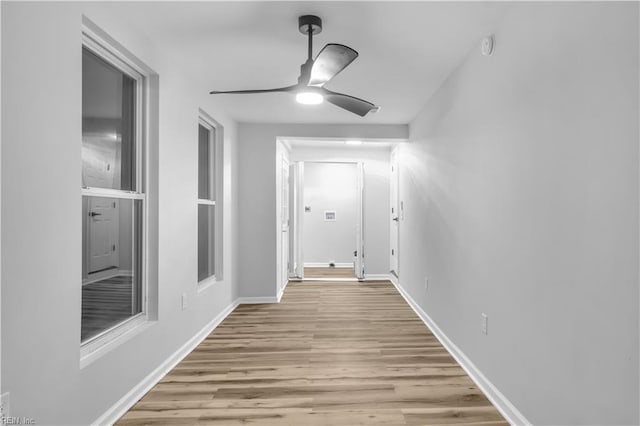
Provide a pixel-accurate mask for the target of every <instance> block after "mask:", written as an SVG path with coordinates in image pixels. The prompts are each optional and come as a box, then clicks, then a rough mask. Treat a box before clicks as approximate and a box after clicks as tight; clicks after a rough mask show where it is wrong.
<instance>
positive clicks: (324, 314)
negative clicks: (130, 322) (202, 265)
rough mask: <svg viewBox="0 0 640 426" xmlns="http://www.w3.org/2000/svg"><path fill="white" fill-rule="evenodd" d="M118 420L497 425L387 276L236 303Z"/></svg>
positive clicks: (296, 425) (300, 287)
mask: <svg viewBox="0 0 640 426" xmlns="http://www.w3.org/2000/svg"><path fill="white" fill-rule="evenodd" d="M118 424H119V425H142V424H167V425H168V424H171V425H178V424H211V425H246V424H251V425H290V426H306V425H327V426H329V425H344V426H353V425H432V424H457V425H467V426H471V425H483V426H490V425H507V422H506V421H505V420H504V419H503V418H502V417H501V416H500V414H499V413H498V411H497V410H496V409H495V408H494V407H493V406H492V405H491V403H490V402H489V401H488V400H487V399H486V397H485V396H484V395H483V394H482V393H481V392H480V390H479V389H478V388H477V387H476V386H475V385H474V383H473V382H472V381H471V379H469V377H468V376H467V375H466V374H465V372H464V371H463V370H462V368H461V367H460V366H459V365H457V364H456V362H455V360H454V359H453V358H452V357H451V356H450V355H449V354H448V353H447V351H446V350H445V349H444V348H443V347H442V346H441V345H440V343H439V342H438V341H437V339H436V338H435V337H434V336H433V334H431V332H430V331H429V330H428V329H427V328H426V327H425V325H424V324H423V323H422V322H421V321H420V319H419V318H418V317H417V316H416V315H415V313H414V312H413V311H412V310H411V308H410V307H409V306H408V305H407V304H406V302H405V301H404V300H403V299H402V297H401V296H400V294H398V292H397V290H396V289H395V288H394V287H393V285H392V284H391V283H389V282H388V281H378V282H364V283H360V282H330V281H326V282H324V281H314V282H291V283H289V285H288V287H287V289H286V292H285V294H284V297H283V299H282V302H281V303H279V304H264V305H241V306H239V307H238V308H236V309H235V311H234V312H233V313H231V314H230V315H229V316H228V317H227V318H226V319H225V320H224V322H223V323H222V324H221V325H220V326H218V328H216V329H215V330H214V331H213V333H211V334H210V335H209V336H208V337H207V338H206V339H205V340H204V341H203V342H202V344H200V346H198V348H196V349H195V350H194V351H193V352H192V353H191V354H190V355H188V356H187V357H186V358H185V359H184V360H183V361H182V362H181V363H180V364H178V365H177V366H176V368H175V369H173V370H172V371H171V372H170V373H169V374H168V375H167V376H165V377H164V378H163V379H162V381H161V382H160V383H158V384H157V385H156V386H155V387H154V388H153V389H152V390H151V391H150V392H149V393H147V394H146V395H145V396H144V397H143V398H142V399H141V400H140V401H139V402H138V403H137V404H136V405H135V406H134V407H133V408H132V409H131V410H130V411H129V412H128V413H127V414H126V415H125V416H124V417H122V418H121V419H120V421H119V422H118Z"/></svg>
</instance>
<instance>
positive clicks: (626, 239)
mask: <svg viewBox="0 0 640 426" xmlns="http://www.w3.org/2000/svg"><path fill="white" fill-rule="evenodd" d="M495 36H496V51H495V53H494V54H493V56H491V57H483V56H481V55H480V51H479V45H478V48H474V49H473V50H472V51H471V52H470V53H469V55H468V56H467V58H466V59H465V61H464V63H462V64H461V65H460V67H459V68H458V69H457V70H456V71H455V72H454V73H453V74H452V75H451V76H450V77H449V78H448V80H447V81H446V82H445V83H444V84H443V86H442V87H441V88H440V89H439V91H438V92H437V93H436V94H435V95H434V96H433V98H432V99H430V101H429V102H428V104H427V105H426V106H425V108H424V109H423V111H422V112H421V113H420V114H419V115H418V116H417V117H416V119H415V120H414V121H413V122H412V123H411V125H410V129H411V132H410V133H411V136H410V142H409V143H408V144H406V145H405V146H403V147H402V149H401V150H400V154H401V157H400V162H401V167H400V174H401V187H400V196H401V199H402V200H404V208H405V215H404V217H405V219H404V221H402V222H401V230H400V231H401V249H400V261H401V266H400V274H401V275H400V283H401V285H402V287H404V289H406V290H407V291H408V292H409V294H410V295H411V296H412V297H413V298H414V299H415V300H416V301H417V302H418V303H419V305H420V306H421V307H422V308H423V309H424V310H425V311H426V312H427V314H428V315H429V316H430V317H431V318H432V319H433V320H434V321H435V322H436V323H437V324H438V326H439V327H440V328H441V329H442V330H443V331H444V332H445V334H446V335H447V336H448V337H449V338H450V339H451V340H452V341H453V342H454V343H455V344H456V345H457V346H458V347H459V348H461V349H462V351H463V352H464V353H465V354H466V355H467V356H468V357H469V358H470V359H471V360H472V362H473V363H474V364H475V365H476V366H477V367H478V368H479V369H480V370H481V371H482V372H483V373H484V374H485V375H486V376H487V377H488V379H489V380H490V381H491V382H492V383H493V384H494V385H495V386H497V387H498V389H499V390H500V391H502V393H503V394H504V395H506V397H507V398H508V399H509V400H510V401H511V402H512V403H513V404H515V406H516V407H517V408H518V409H519V410H520V411H521V412H522V413H523V414H524V415H525V417H527V419H528V420H529V421H531V422H533V423H534V424H567V425H568V424H572V425H574V424H638V422H639V421H640V419H639V418H638V409H639V407H638V404H639V402H638V401H639V399H640V395H639V383H638V365H639V361H638V337H639V330H638V255H639V253H638V189H639V188H638V136H639V135H638V76H639V69H638V4H637V3H604V2H600V3H583V2H578V3H576V2H570V3H538V2H534V3H515V4H513V5H512V7H511V11H510V13H509V14H508V16H507V17H506V18H505V20H504V22H503V23H502V24H501V26H500V27H499V28H496V31H495ZM425 276H428V277H429V286H428V290H427V291H425V289H424V277H425ZM483 312H484V313H486V314H488V316H489V329H488V335H486V336H485V335H483V334H482V332H481V313H483Z"/></svg>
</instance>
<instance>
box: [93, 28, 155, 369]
mask: <svg viewBox="0 0 640 426" xmlns="http://www.w3.org/2000/svg"><path fill="white" fill-rule="evenodd" d="M85 48H86V49H87V50H88V51H89V52H91V53H92V54H94V55H96V56H97V57H99V58H100V59H102V60H103V61H105V62H107V63H108V64H110V65H112V66H113V67H115V68H116V69H118V70H119V71H121V72H123V73H124V74H126V75H127V76H129V77H131V78H132V79H134V80H135V92H134V93H135V95H134V96H135V108H134V114H135V116H134V123H135V124H134V125H135V133H134V144H135V150H134V152H135V163H134V164H135V176H134V185H135V186H134V187H135V190H134V191H129V190H117V189H112V188H95V187H87V186H84V185H82V183H81V185H80V188H81V198H84V197H104V198H119V199H128V200H132V202H134V203H135V201H136V200H139V201H140V204H141V207H140V208H141V210H142V211H141V223H140V224H139V226H140V234H141V235H140V241H139V246H140V253H139V256H138V257H137V258H139V261H140V263H141V264H140V265H138V266H139V267H137V268H136V267H134V268H133V269H134V270H136V269H137V270H139V271H140V286H141V289H140V295H141V299H142V300H141V312H140V313H138V314H135V315H132V316H131V317H129V318H127V319H125V320H123V321H122V322H120V323H118V324H116V325H114V326H112V327H110V328H107V329H105V330H103V331H102V332H100V333H99V334H97V335H95V336H93V337H91V338H89V339H87V340H85V341H80V361H81V367H83V366H85V365H87V364H88V363H90V362H91V361H92V360H94V359H95V358H96V357H97V356H100V354H101V353H102V352H104V351H105V350H107V347H108V346H110V344H111V343H114V342H115V341H117V340H118V339H119V338H120V337H122V336H124V335H125V334H129V332H130V331H132V330H133V329H135V328H138V327H140V326H142V325H144V324H146V323H148V321H149V307H148V300H149V297H148V282H147V277H148V276H149V262H148V257H147V254H148V244H149V238H148V236H149V208H148V197H147V193H148V181H149V177H148V171H149V164H148V162H149V158H148V155H147V152H148V144H149V140H148V134H149V132H148V129H147V126H148V123H149V119H148V117H147V113H148V109H149V101H150V100H149V73H148V72H147V70H145V69H143V68H142V67H140V66H139V65H138V64H136V63H135V62H134V61H133V60H131V59H130V58H129V57H128V56H127V53H128V52H126V50H125V49H124V48H122V47H121V46H119V45H118V44H117V43H116V42H114V41H112V40H107V38H106V37H101V36H100V35H98V34H97V33H96V32H95V31H93V30H92V29H91V28H89V27H88V26H87V25H83V26H82V49H85ZM84 232H86V231H85V230H84V229H83V230H82V233H83V235H84ZM83 255H84V253H83ZM83 278H84V277H83ZM80 321H81V326H82V319H81V320H80Z"/></svg>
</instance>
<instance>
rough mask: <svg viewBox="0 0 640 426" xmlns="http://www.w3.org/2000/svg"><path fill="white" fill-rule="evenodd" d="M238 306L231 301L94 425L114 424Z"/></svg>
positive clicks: (236, 302)
mask: <svg viewBox="0 0 640 426" xmlns="http://www.w3.org/2000/svg"><path fill="white" fill-rule="evenodd" d="M237 306H238V301H235V302H233V303H231V304H230V305H229V306H227V307H226V308H225V309H224V310H223V311H222V312H220V313H219V314H218V315H217V316H216V317H215V318H214V319H213V320H212V321H211V322H209V323H208V324H207V325H205V326H204V327H203V328H202V330H200V331H199V332H198V333H197V334H196V335H195V336H193V337H192V338H191V339H189V340H188V341H187V342H186V343H185V344H184V345H182V347H180V348H179V349H178V350H177V351H175V352H174V353H173V354H172V355H171V356H170V357H169V358H167V359H166V360H165V361H164V362H163V363H162V364H160V366H158V368H156V369H155V370H153V371H152V372H151V373H150V374H149V375H148V376H147V377H145V378H144V379H142V381H141V382H140V383H138V384H137V385H136V386H134V387H133V389H131V390H130V391H129V392H127V394H126V395H125V396H123V397H122V398H120V400H119V401H118V402H116V403H115V404H114V405H113V406H112V407H111V408H109V409H108V410H107V411H106V412H105V413H104V414H103V415H101V416H100V417H98V418H97V419H96V420H95V421H94V422H93V423H92V425H112V424H114V423H115V422H116V421H117V420H118V419H119V418H120V417H122V416H123V415H124V414H125V413H126V412H127V411H128V410H129V409H130V408H131V407H133V405H134V404H135V403H136V402H138V400H139V399H140V398H142V397H143V396H144V394H146V393H147V392H149V390H150V389H151V388H152V387H154V386H155V385H156V384H157V383H158V382H159V381H160V380H161V379H162V378H163V377H164V376H165V375H166V374H167V373H168V372H169V371H171V370H172V369H173V367H175V366H176V365H178V363H179V362H180V361H182V359H183V358H184V357H186V356H187V355H189V353H190V352H191V351H193V350H194V349H195V348H196V347H197V346H198V345H199V344H200V343H202V341H203V340H204V339H205V338H206V337H207V336H208V335H209V334H210V333H211V332H212V331H213V330H214V329H215V328H216V327H217V326H218V325H220V323H221V322H222V321H223V320H224V319H225V318H226V317H227V316H228V315H229V314H230V313H231V312H233V310H234V309H235V308H236V307H237Z"/></svg>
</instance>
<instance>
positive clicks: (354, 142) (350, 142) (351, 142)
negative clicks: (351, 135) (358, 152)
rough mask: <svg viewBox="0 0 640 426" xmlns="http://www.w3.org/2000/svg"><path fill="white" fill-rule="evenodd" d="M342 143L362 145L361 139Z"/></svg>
mask: <svg viewBox="0 0 640 426" xmlns="http://www.w3.org/2000/svg"><path fill="white" fill-rule="evenodd" d="M344 143H346V144H347V145H362V141H356V140H353V141H344Z"/></svg>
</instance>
